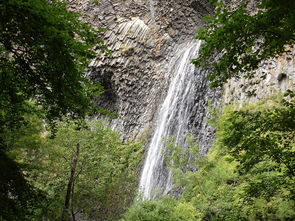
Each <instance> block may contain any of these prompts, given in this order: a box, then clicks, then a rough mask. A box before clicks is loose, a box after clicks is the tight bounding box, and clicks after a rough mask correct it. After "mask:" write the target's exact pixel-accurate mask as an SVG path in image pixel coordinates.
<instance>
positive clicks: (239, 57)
mask: <svg viewBox="0 0 295 221" xmlns="http://www.w3.org/2000/svg"><path fill="white" fill-rule="evenodd" d="M215 4H216V12H215V14H213V15H211V16H208V17H207V18H206V20H207V21H208V24H207V26H206V27H205V28H203V29H200V30H199V31H198V34H197V36H196V38H197V39H201V40H203V41H204V44H203V45H202V47H201V50H200V56H199V57H198V58H196V59H194V60H193V63H194V64H195V65H196V66H201V67H203V68H205V69H209V75H208V78H209V80H210V82H211V86H212V87H218V86H221V85H222V84H223V83H226V82H227V80H228V79H230V78H232V77H246V78H252V77H253V75H254V72H253V71H254V70H256V69H257V68H258V67H259V65H261V64H262V62H263V61H265V60H266V59H269V58H271V57H275V56H278V55H281V54H283V53H284V52H286V51H287V50H290V49H291V48H292V47H293V44H294V43H295V4H294V1H293V0H259V1H258V4H257V5H256V7H255V8H252V9H249V8H248V6H247V4H246V3H242V4H240V6H238V7H237V8H235V9H232V8H230V6H229V5H226V4H224V3H222V2H218V3H216V1H215ZM264 77H265V76H262V78H264Z"/></svg>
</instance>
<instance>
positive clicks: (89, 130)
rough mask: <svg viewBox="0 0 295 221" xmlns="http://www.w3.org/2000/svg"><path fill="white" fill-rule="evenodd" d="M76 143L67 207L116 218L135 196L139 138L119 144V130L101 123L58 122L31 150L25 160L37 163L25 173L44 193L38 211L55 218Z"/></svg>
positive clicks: (84, 213)
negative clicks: (51, 136) (54, 130)
mask: <svg viewBox="0 0 295 221" xmlns="http://www.w3.org/2000/svg"><path fill="white" fill-rule="evenodd" d="M78 143H79V146H80V155H79V159H78V164H77V168H76V171H77V173H75V178H74V187H73V190H72V198H71V202H70V204H71V212H72V213H73V214H75V215H79V216H80V217H81V216H84V217H85V218H87V217H91V218H95V220H115V219H117V218H118V216H120V214H121V213H122V212H123V211H124V209H125V207H126V206H127V205H128V204H129V203H130V201H131V200H132V198H133V197H134V192H135V191H134V189H135V188H136V170H137V167H138V164H139V162H140V159H141V153H142V151H143V148H142V145H140V144H139V143H126V144H122V142H121V140H120V138H119V136H118V134H116V133H115V132H113V131H112V130H111V129H109V128H107V127H105V126H104V125H103V123H101V122H89V123H86V124H84V125H82V126H81V125H80V126H77V124H74V123H71V122H70V123H60V124H59V125H58V130H57V133H56V136H55V138H54V139H49V138H46V142H45V144H44V146H42V148H39V149H38V150H33V151H32V152H31V153H30V157H28V160H31V161H33V162H34V164H35V165H36V167H35V168H34V169H32V170H30V171H28V174H29V175H28V178H29V180H30V181H31V183H33V184H34V185H35V186H36V187H37V188H39V189H41V190H42V191H43V192H45V193H46V194H47V197H48V198H47V202H46V203H45V204H44V205H43V209H42V211H41V213H40V214H39V216H40V217H46V218H49V219H50V220H58V219H59V217H60V215H61V211H62V208H63V204H64V201H65V195H66V191H67V183H68V180H69V175H70V171H71V162H72V159H74V158H75V154H76V153H75V148H76V145H77V144H78Z"/></svg>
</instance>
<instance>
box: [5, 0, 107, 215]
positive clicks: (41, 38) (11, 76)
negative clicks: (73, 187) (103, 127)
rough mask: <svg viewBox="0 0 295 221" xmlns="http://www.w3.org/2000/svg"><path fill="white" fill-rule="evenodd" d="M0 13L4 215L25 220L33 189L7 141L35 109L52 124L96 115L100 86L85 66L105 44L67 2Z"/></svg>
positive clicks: (34, 2) (8, 4) (36, 1)
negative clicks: (93, 99) (95, 100)
mask: <svg viewBox="0 0 295 221" xmlns="http://www.w3.org/2000/svg"><path fill="white" fill-rule="evenodd" d="M0 11H1V14H0V33H1V34H0V81H1V84H0V94H1V97H0V107H1V108H0V159H1V165H2V166H3V167H2V168H5V169H6V170H2V169H1V174H0V177H1V178H0V188H1V195H0V197H1V198H0V207H1V208H3V209H1V214H0V217H2V219H7V220H25V219H26V217H25V215H23V214H26V213H29V212H30V211H29V209H28V208H25V205H28V204H30V203H29V199H28V197H26V196H28V195H29V194H28V193H31V192H32V190H29V189H30V188H29V185H24V184H25V183H26V179H25V178H24V173H23V172H21V167H20V165H17V164H15V165H13V162H14V161H13V160H11V158H10V157H9V156H8V155H7V153H8V151H11V149H13V147H14V145H12V144H11V143H9V142H6V141H7V139H5V137H6V135H7V134H12V133H14V132H15V133H17V130H18V129H19V128H21V127H23V126H24V125H26V124H28V122H26V119H27V118H26V117H25V116H26V114H31V113H34V112H35V111H36V105H38V106H41V107H42V109H43V110H44V115H43V117H44V119H47V120H48V121H49V123H50V124H53V123H54V122H55V120H57V119H59V118H60V117H61V116H63V115H67V116H68V117H69V116H72V117H74V118H79V117H82V118H83V117H84V116H85V115H86V114H88V113H90V111H93V110H94V109H93V108H92V107H94V105H93V104H92V102H91V96H94V95H97V94H99V93H101V87H100V86H99V85H94V84H92V83H91V82H90V81H89V80H88V79H87V78H86V77H85V68H86V67H87V64H88V62H89V60H90V59H91V58H92V57H93V56H94V55H95V52H94V50H93V49H94V46H95V45H96V47H97V48H104V46H103V42H102V40H101V39H100V38H98V37H97V33H98V32H99V31H100V30H97V31H95V30H93V29H91V28H90V27H89V26H88V25H86V24H83V23H81V22H80V21H79V19H78V14H75V13H73V12H69V11H67V10H66V4H65V3H63V2H62V1H59V0H53V1H47V0H0ZM93 92H97V93H96V94H93ZM29 100H34V101H35V104H36V105H32V104H31V103H30V102H28V101H29ZM23 144H25V143H23ZM25 187H27V188H25ZM7 202H9V203H7ZM20 204H21V205H22V206H19V205H20ZM21 207H22V208H23V209H22V212H21V211H20V210H18V209H17V208H19V209H20V208H21ZM11 211H14V218H12V217H9V216H8V214H12V213H11ZM25 211H27V212H25ZM15 217H18V218H15Z"/></svg>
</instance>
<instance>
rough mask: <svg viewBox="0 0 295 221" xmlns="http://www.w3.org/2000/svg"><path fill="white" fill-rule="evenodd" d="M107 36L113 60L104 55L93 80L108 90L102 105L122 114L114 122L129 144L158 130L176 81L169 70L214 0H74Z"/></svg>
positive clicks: (93, 67) (92, 73) (72, 3)
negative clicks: (156, 126)
mask: <svg viewBox="0 0 295 221" xmlns="http://www.w3.org/2000/svg"><path fill="white" fill-rule="evenodd" d="M69 4H70V5H69V8H70V9H71V10H74V11H78V12H80V13H81V14H82V15H83V19H84V20H86V21H87V22H88V23H90V24H91V25H92V26H93V27H103V28H105V29H106V31H105V32H104V34H103V35H102V37H103V39H104V40H105V43H106V45H107V47H108V48H109V50H110V51H111V56H106V55H100V56H98V57H97V59H95V60H94V61H93V62H92V63H91V65H90V69H89V70H90V76H91V79H93V80H94V81H97V82H100V83H101V84H102V85H103V86H104V88H105V93H104V95H103V96H101V97H99V98H97V100H96V102H97V104H98V105H99V106H101V107H104V108H106V109H108V110H110V111H114V112H117V113H118V115H119V117H118V119H116V120H113V121H112V122H111V125H112V127H113V128H114V129H116V130H117V131H119V132H120V133H121V134H122V136H123V138H124V139H134V138H138V137H140V136H143V134H144V133H146V131H152V128H154V125H153V124H154V123H155V119H156V116H157V113H158V110H159V108H160V105H161V103H162V101H163V99H164V98H165V95H166V92H167V87H168V84H169V82H170V78H171V76H168V74H167V69H168V65H169V61H170V60H171V58H172V57H173V50H174V48H176V47H177V45H179V44H181V43H183V42H186V41H191V40H192V39H193V36H194V35H195V32H196V30H197V29H198V27H201V26H202V25H203V24H204V22H203V21H202V20H201V18H202V17H203V16H205V15H208V13H210V12H212V10H213V7H212V6H210V4H209V0H174V1H168V0H159V1H153V0H112V1H110V0H100V1H99V2H96V1H91V0H80V1H71V0H69Z"/></svg>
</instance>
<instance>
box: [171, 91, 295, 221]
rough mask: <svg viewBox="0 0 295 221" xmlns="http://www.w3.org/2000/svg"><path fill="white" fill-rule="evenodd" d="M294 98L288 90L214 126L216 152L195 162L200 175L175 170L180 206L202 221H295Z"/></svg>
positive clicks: (227, 115)
mask: <svg viewBox="0 0 295 221" xmlns="http://www.w3.org/2000/svg"><path fill="white" fill-rule="evenodd" d="M294 97H295V96H294V93H293V92H291V91H288V92H287V93H286V94H285V96H284V97H282V96H274V97H272V98H269V99H266V100H262V101H260V102H258V103H256V104H248V105H245V106H244V107H242V108H241V109H239V110H236V109H235V108H234V107H227V108H226V109H225V111H224V113H223V114H222V115H221V116H220V118H219V119H217V122H215V125H217V140H216V142H215V144H214V147H213V149H211V150H210V152H209V154H208V155H207V156H206V157H202V158H200V156H199V155H197V156H195V159H196V160H195V162H191V164H195V165H196V166H197V167H198V170H197V171H196V172H194V171H185V170H179V169H176V170H175V169H174V171H176V176H174V178H175V179H176V183H177V184H178V185H182V186H183V187H184V193H183V194H182V196H181V201H182V202H186V203H190V204H191V205H193V206H194V207H195V210H196V211H198V212H199V213H201V216H200V217H202V220H233V221H235V220H294V218H295V210H294V206H295V200H294V197H295V194H294V183H295V177H294V174H293V173H294V161H293V160H292V159H294V151H295V149H294V142H295V137H294V135H295V133H294V131H295V130H294V125H295V122H294V104H295V100H294ZM190 148H194V149H196V150H198V147H197V145H195V144H194V143H191V145H190ZM178 150H179V149H178V148H177V146H176V149H174V148H173V147H170V151H172V152H174V153H175V155H179V156H177V157H176V156H174V157H173V159H174V160H175V159H176V160H175V161H174V164H172V165H171V166H172V167H176V168H177V164H178V163H179V162H180V161H179V160H177V159H185V156H186V155H187V153H186V152H185V151H184V152H183V151H182V152H179V151H178ZM190 153H191V154H192V151H190ZM181 163H182V162H181ZM178 174H180V175H178Z"/></svg>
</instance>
